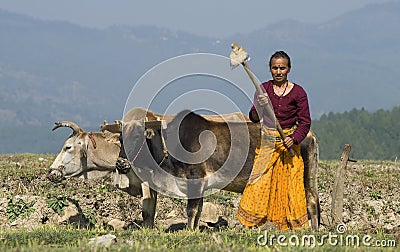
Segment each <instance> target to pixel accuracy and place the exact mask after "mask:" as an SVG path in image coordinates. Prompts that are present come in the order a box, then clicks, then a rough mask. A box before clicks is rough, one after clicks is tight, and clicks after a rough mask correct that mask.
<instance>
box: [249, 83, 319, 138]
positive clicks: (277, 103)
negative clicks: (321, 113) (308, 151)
mask: <svg viewBox="0 0 400 252" xmlns="http://www.w3.org/2000/svg"><path fill="white" fill-rule="evenodd" d="M261 89H263V90H264V91H265V92H266V93H267V94H268V97H269V99H270V101H271V103H272V107H273V109H274V112H275V116H276V118H277V120H278V122H279V124H280V125H281V127H282V129H288V128H291V127H292V126H294V125H296V124H297V128H296V130H295V132H294V133H293V135H292V137H293V138H294V139H295V140H296V142H297V143H300V142H301V141H303V139H304V138H305V137H306V135H307V133H308V131H309V130H310V127H311V117H310V109H309V106H308V98H307V94H306V92H305V90H304V89H303V88H302V87H301V86H300V85H297V84H295V83H294V87H293V88H292V90H290V92H289V93H287V94H286V95H285V96H278V95H276V94H275V92H274V88H273V86H272V81H271V80H270V81H267V82H264V83H263V84H261ZM256 102H257V94H255V96H254V103H253V106H252V107H251V109H250V113H249V115H250V119H251V120H252V121H253V122H257V121H256V120H254V118H252V116H251V112H252V111H253V110H255V107H254V104H255V103H256ZM263 118H264V122H267V121H270V119H269V118H268V117H267V116H266V115H264V116H263Z"/></svg>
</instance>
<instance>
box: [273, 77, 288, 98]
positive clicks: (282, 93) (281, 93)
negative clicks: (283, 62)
mask: <svg viewBox="0 0 400 252" xmlns="http://www.w3.org/2000/svg"><path fill="white" fill-rule="evenodd" d="M284 85H285V88H284V89H283V91H282V90H281V89H278V88H277V86H276V85H275V87H276V88H275V93H276V95H277V96H279V97H282V96H283V95H284V94H285V93H286V89H287V87H288V86H289V82H288V81H286V83H285V84H284Z"/></svg>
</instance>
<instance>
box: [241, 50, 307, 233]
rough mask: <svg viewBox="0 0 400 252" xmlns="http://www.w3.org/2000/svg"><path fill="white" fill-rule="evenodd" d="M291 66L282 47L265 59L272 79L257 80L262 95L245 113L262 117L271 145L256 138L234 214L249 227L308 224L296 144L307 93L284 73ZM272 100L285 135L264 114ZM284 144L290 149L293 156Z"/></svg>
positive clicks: (304, 121)
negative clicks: (262, 81)
mask: <svg viewBox="0 0 400 252" xmlns="http://www.w3.org/2000/svg"><path fill="white" fill-rule="evenodd" d="M290 69H291V62H290V57H289V56H288V55H287V54H286V53H285V52H284V51H278V52H276V53H274V54H273V55H272V56H271V58H270V60H269V71H270V73H271V76H272V78H273V79H272V80H270V81H268V82H265V83H263V84H261V88H262V89H263V90H264V92H265V93H264V94H263V95H256V96H255V101H254V105H253V107H252V108H251V110H250V112H249V116H250V119H251V120H252V121H253V122H259V121H260V116H259V115H262V116H263V127H262V128H263V129H262V139H265V138H267V136H268V134H271V132H273V135H274V138H273V139H274V140H275V136H276V141H274V144H273V145H274V146H272V147H271V144H267V143H268V141H260V144H259V147H258V148H257V149H256V156H255V158H254V165H253V170H252V174H251V176H250V179H249V181H248V183H247V185H246V188H245V190H244V192H243V196H242V198H241V201H240V205H239V209H238V215H237V216H238V219H239V220H240V222H241V223H242V224H243V225H245V226H247V227H252V226H261V225H263V224H265V223H266V222H271V223H273V224H274V225H275V226H276V227H277V228H279V229H281V230H287V229H299V228H306V227H308V226H309V224H308V216H307V208H306V198H305V191H304V183H303V175H304V163H303V160H302V158H301V154H300V143H301V141H302V140H303V139H304V138H305V137H306V135H307V133H308V131H309V130H310V126H311V118H310V111H309V106H308V98H307V94H306V92H305V91H304V89H303V88H302V87H301V86H300V85H298V84H295V83H293V82H290V81H288V79H287V77H288V74H289V72H290ZM268 102H270V103H271V104H272V107H273V109H274V113H275V115H276V119H277V120H278V122H279V124H280V125H281V127H282V129H283V131H284V133H285V135H286V138H285V139H283V140H282V139H280V137H279V134H278V132H277V131H276V130H273V129H271V127H269V126H270V125H271V124H269V123H268V122H271V119H270V118H268V116H267V115H266V113H264V106H265V105H266V104H267V103H268ZM287 148H292V149H293V150H294V153H295V155H294V156H293V157H292V156H291V155H290V154H289V152H288V150H287Z"/></svg>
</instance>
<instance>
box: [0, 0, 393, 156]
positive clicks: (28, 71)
mask: <svg viewBox="0 0 400 252" xmlns="http://www.w3.org/2000/svg"><path fill="white" fill-rule="evenodd" d="M399 24H400V3H398V2H397V3H385V4H376V5H368V6H367V7H365V8H362V9H360V10H357V11H353V12H349V13H347V14H345V15H342V16H339V17H337V18H335V19H333V20H330V21H329V22H325V23H322V24H305V23H300V22H297V21H294V20H281V21H277V22H276V23H275V24H273V25H269V26H266V27H265V28H264V29H260V30H256V31H252V30H251V27H249V33H247V34H237V35H235V36H231V37H228V38H225V39H220V40H217V39H213V38H208V37H200V36H195V35H193V34H189V33H183V32H172V31H170V30H167V29H162V28H157V27H127V26H115V27H110V28H108V29H104V30H98V29H89V28H85V27H80V26H77V25H73V24H70V23H67V22H58V21H43V20H39V19H35V18H32V17H29V16H25V15H19V14H14V13H9V12H6V11H2V10H0V90H1V92H0V117H1V121H0V134H1V135H3V136H4V135H7V134H9V131H8V132H5V131H4V130H1V129H5V128H7V129H9V127H12V126H15V127H17V126H18V127H19V128H18V129H21V131H24V130H22V129H26V130H27V132H21V135H24V134H32V133H31V132H29V130H28V129H29V128H32V127H36V128H39V129H40V128H41V129H43V134H42V135H46V134H49V135H53V134H56V133H51V132H50V130H49V129H50V128H51V127H52V124H53V123H54V122H55V121H59V120H71V121H75V122H77V123H78V124H79V125H81V126H82V127H86V128H92V129H96V128H97V127H98V125H99V124H100V123H101V122H102V121H103V120H104V119H107V120H109V121H112V120H115V119H120V118H121V117H122V113H123V109H124V105H125V100H126V98H127V97H128V95H129V92H130V91H131V88H132V86H133V85H134V84H135V82H136V81H137V80H138V79H139V78H140V77H141V76H142V75H143V74H144V73H145V72H146V71H147V70H149V69H150V68H151V67H153V66H155V65H157V64H158V63H160V62H162V61H164V60H167V59H169V58H171V57H175V56H178V55H182V54H187V53H195V52H209V53H216V54H220V55H226V56H228V55H229V52H230V44H231V43H232V42H238V43H239V44H242V45H244V46H245V48H246V49H247V50H248V52H249V53H250V55H251V58H252V59H251V61H250V62H249V64H250V67H251V68H252V70H253V71H254V72H255V74H256V75H257V76H258V77H259V78H260V79H261V80H265V79H268V78H270V76H269V73H268V69H267V60H268V58H269V56H270V55H271V54H272V53H273V52H274V51H276V50H281V49H283V50H286V51H287V52H288V53H289V54H290V55H291V57H292V60H293V69H292V73H291V74H290V79H291V80H293V81H295V82H297V83H299V84H302V85H303V86H304V87H305V89H306V90H307V92H308V95H309V99H310V104H311V111H312V116H313V117H314V118H318V117H319V116H320V115H322V114H324V113H328V112H342V111H345V110H350V109H352V108H362V107H363V108H366V109H367V110H376V109H381V108H382V109H390V108H392V107H393V106H396V105H399V98H398V97H400V85H398V84H397V81H398V80H399V79H400V72H399V71H398V70H397V65H398V59H399V58H400V29H398V26H399ZM144 106H145V105H144ZM37 135H40V134H37ZM1 139H6V138H5V137H1ZM7 139H9V138H7ZM40 141H41V140H38V142H39V143H40ZM16 142H17V143H18V141H16ZM22 142H23V141H21V145H22V147H21V148H17V147H15V146H14V144H15V143H13V147H12V148H10V146H11V144H8V143H7V142H4V141H2V142H0V153H1V152H13V151H14V150H16V149H15V148H17V149H18V151H19V152H55V151H57V150H55V145H54V144H47V143H46V142H43V144H37V146H36V147H35V148H31V147H29V145H26V144H23V143H22ZM53 142H56V141H53ZM59 144H61V143H59ZM58 147H59V146H57V148H58Z"/></svg>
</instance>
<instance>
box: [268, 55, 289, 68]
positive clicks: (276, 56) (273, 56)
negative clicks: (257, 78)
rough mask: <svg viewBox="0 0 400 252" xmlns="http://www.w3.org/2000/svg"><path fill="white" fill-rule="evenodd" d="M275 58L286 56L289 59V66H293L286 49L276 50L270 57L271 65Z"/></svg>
mask: <svg viewBox="0 0 400 252" xmlns="http://www.w3.org/2000/svg"><path fill="white" fill-rule="evenodd" d="M273 58H277V59H279V58H284V59H287V61H288V67H289V68H291V67H292V64H291V62H290V57H289V55H287V53H285V52H284V51H276V52H275V53H274V54H272V56H271V58H269V67H271V61H272V59H273Z"/></svg>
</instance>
